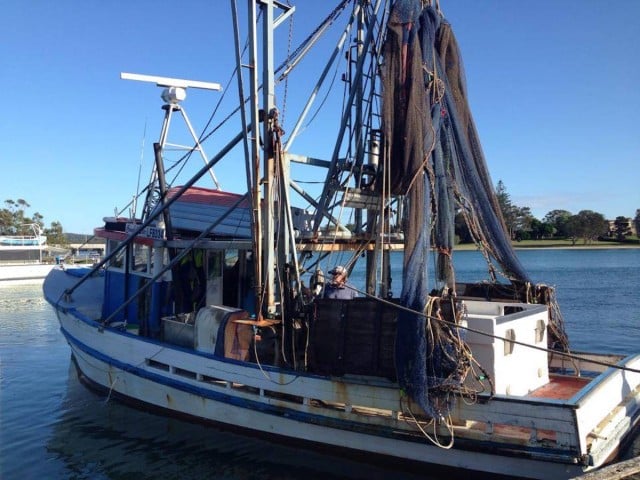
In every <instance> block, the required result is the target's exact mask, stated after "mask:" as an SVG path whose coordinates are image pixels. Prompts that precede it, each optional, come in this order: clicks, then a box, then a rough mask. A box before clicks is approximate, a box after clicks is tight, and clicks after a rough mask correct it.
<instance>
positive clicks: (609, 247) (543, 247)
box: [453, 243, 640, 251]
mask: <svg viewBox="0 0 640 480" xmlns="http://www.w3.org/2000/svg"><path fill="white" fill-rule="evenodd" d="M511 245H512V246H513V249H514V250H631V249H640V245H616V244H613V245H602V244H599V245H558V244H555V245H518V244H517V243H512V244H511ZM453 249H454V250H458V251H474V250H479V248H478V246H477V245H475V244H459V245H455V246H454V247H453Z"/></svg>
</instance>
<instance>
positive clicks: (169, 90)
mask: <svg viewBox="0 0 640 480" xmlns="http://www.w3.org/2000/svg"><path fill="white" fill-rule="evenodd" d="M120 78H121V79H122V80H137V81H140V82H148V83H155V84H156V85H157V86H158V87H163V88H164V90H163V91H162V95H161V98H162V100H163V101H164V102H166V103H167V105H165V106H164V107H162V108H163V109H164V110H165V117H164V122H163V124H162V131H161V133H160V142H159V145H160V148H161V150H164V148H165V146H167V145H170V146H172V147H177V148H179V149H183V150H196V151H198V152H199V153H200V156H201V157H202V160H203V161H204V163H205V165H206V164H207V162H208V159H207V155H206V154H205V153H204V149H203V148H202V145H201V144H200V140H199V138H198V136H197V135H196V132H195V131H194V130H193V127H192V126H191V122H190V121H189V117H188V116H187V113H186V112H185V111H184V107H182V106H180V105H179V104H180V102H182V101H183V100H184V99H185V98H187V88H201V89H203V90H216V91H219V90H222V87H221V86H220V84H219V83H213V82H201V81H198V80H186V79H183V78H171V77H159V76H157V75H143V74H140V73H126V72H120ZM175 111H177V112H180V113H181V114H182V118H183V119H184V121H185V123H186V124H187V127H188V129H189V133H191V137H192V138H193V141H194V142H195V147H193V148H192V147H187V146H183V145H175V144H168V143H167V134H168V130H169V124H170V123H171V115H172V114H173V112H175ZM209 174H210V175H211V179H212V180H213V183H214V184H215V186H216V189H220V184H219V183H218V179H217V178H216V176H215V174H214V173H213V169H211V168H210V169H209ZM154 176H155V172H154V174H153V175H152V180H153V177H154Z"/></svg>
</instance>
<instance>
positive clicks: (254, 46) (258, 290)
mask: <svg viewBox="0 0 640 480" xmlns="http://www.w3.org/2000/svg"><path fill="white" fill-rule="evenodd" d="M247 6H248V15H247V17H248V22H249V25H248V27H249V28H248V30H249V72H250V73H249V94H250V98H251V103H250V108H251V133H250V135H251V166H252V170H253V172H252V173H253V194H252V201H253V206H252V208H253V218H254V224H253V228H254V231H253V235H254V241H255V243H254V250H253V255H254V261H253V264H254V269H255V294H256V300H257V305H256V313H257V314H260V313H261V310H262V290H263V278H262V210H261V207H260V199H261V198H262V196H261V194H260V175H261V174H260V172H261V168H260V119H259V116H260V115H259V105H258V92H259V88H260V85H259V83H258V38H257V31H256V30H257V25H256V8H257V0H249V1H248V5H247Z"/></svg>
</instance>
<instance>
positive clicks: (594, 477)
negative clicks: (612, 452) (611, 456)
mask: <svg viewBox="0 0 640 480" xmlns="http://www.w3.org/2000/svg"><path fill="white" fill-rule="evenodd" d="M636 473H640V457H634V458H631V459H629V460H625V461H623V462H618V463H614V464H612V465H609V466H607V467H603V468H598V469H597V470H593V471H591V472H588V473H585V474H584V475H580V476H578V477H573V478H572V479H571V480H622V479H625V478H629V477H630V476H631V475H635V474H636Z"/></svg>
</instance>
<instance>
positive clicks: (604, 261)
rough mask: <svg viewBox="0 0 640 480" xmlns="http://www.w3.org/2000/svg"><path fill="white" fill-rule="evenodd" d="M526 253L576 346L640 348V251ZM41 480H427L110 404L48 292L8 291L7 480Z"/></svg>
mask: <svg viewBox="0 0 640 480" xmlns="http://www.w3.org/2000/svg"><path fill="white" fill-rule="evenodd" d="M519 256H520V258H521V260H522V262H523V263H524V265H525V267H527V270H528V271H529V272H530V274H531V276H532V277H533V279H534V280H536V281H544V282H545V283H547V284H551V285H555V286H556V287H557V289H558V298H559V301H560V306H561V308H562V310H563V314H564V317H565V322H566V326H567V330H568V333H569V337H570V339H571V343H572V348H573V349H576V350H605V351H609V352H616V353H632V352H639V351H640V295H639V293H638V292H639V291H640V249H633V250H589V251H573V250H530V251H529V250H527V251H520V252H519ZM456 264H457V270H458V278H459V279H460V280H481V279H483V278H484V265H483V260H482V259H481V257H480V256H479V255H478V254H477V253H476V252H459V253H456ZM354 281H356V278H354ZM36 478H37V479H123V480H124V479H129V478H136V479H186V480H189V479H201V478H216V479H233V480H236V479H247V480H248V479H301V478H304V479H316V478H317V479H320V478H322V479H327V480H331V479H342V478H352V479H360V478H361V479H378V478H380V479H382V478H394V479H396V478H417V477H411V476H410V475H409V474H406V475H402V476H399V475H398V474H397V472H393V471H391V470H386V469H384V468H382V467H373V466H367V465H363V464H360V463H357V462H351V461H348V460H344V459H337V458H335V457H330V456H325V455H323V454H321V453H314V452H309V451H303V450H298V449H295V448H291V447H282V446H276V445H273V444H270V443H267V442H265V441H261V440H256V439H248V438H245V437H242V436H239V435H234V434H231V433H228V432H223V431H219V430H216V429H214V428H210V427H207V428H205V427H200V426H197V425H193V424H190V423H185V422H182V421H179V420H175V419H167V418H164V417H161V416H157V415H152V414H148V413H145V412H142V411H140V410H134V409H131V408H129V407H127V406H124V405H120V404H118V403H116V402H113V401H106V400H105V398H104V397H101V396H98V395H95V394H93V393H92V392H90V391H88V390H86V389H85V388H84V387H83V386H82V385H80V383H79V382H78V379H77V376H76V374H75V371H74V369H73V368H72V366H71V362H70V354H69V349H68V346H67V345H66V343H65V342H64V340H63V338H62V336H61V334H60V333H59V330H58V324H57V321H56V318H55V313H54V312H53V310H52V309H51V307H50V306H49V305H48V304H47V303H46V302H45V301H44V300H43V299H42V294H41V286H39V285H13V286H10V285H1V284H0V479H4V480H11V479H21V480H22V479H36ZM420 478H423V479H425V478H426V479H431V480H442V479H443V478H449V477H448V476H447V477H435V476H428V477H425V476H422V477H420Z"/></svg>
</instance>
